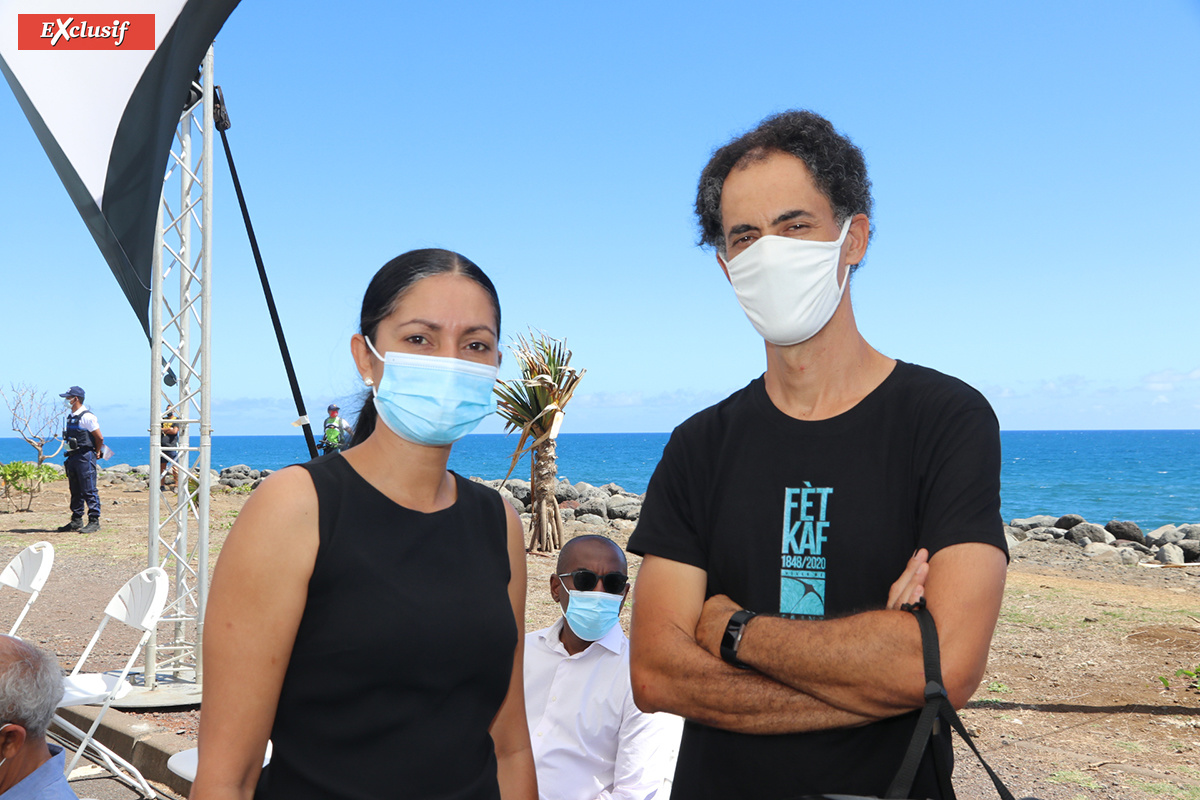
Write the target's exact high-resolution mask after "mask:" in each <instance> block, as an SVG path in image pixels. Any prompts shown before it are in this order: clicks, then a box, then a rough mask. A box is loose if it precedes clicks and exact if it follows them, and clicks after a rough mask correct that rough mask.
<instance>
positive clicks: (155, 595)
mask: <svg viewBox="0 0 1200 800" xmlns="http://www.w3.org/2000/svg"><path fill="white" fill-rule="evenodd" d="M168 585H169V581H168V579H167V573H166V572H164V571H163V570H161V569H160V568H158V567H151V568H150V569H147V570H143V571H142V572H139V573H138V574H137V575H134V576H133V577H132V578H130V579H129V582H128V583H126V584H125V585H124V586H122V587H121V589H120V591H118V592H117V593H116V594H115V595H113V599H112V600H110V601H109V603H108V607H106V608H105V609H104V616H103V617H101V618H100V627H99V628H97V629H96V633H95V634H94V635H93V636H92V640H91V641H90V642H88V646H87V649H85V650H84V651H83V655H81V656H80V657H79V661H78V662H77V663H76V664H75V668H74V669H72V670H71V674H70V675H68V676H67V677H65V678H64V679H63V685H64V689H65V692H64V694H63V699H62V702H60V703H59V704H58V707H59V708H66V707H67V706H82V705H96V704H101V705H102V707H101V709H100V713H99V714H97V715H96V719H95V721H94V722H93V723H92V727H91V729H90V730H88V731H87V733H84V732H83V730H82V729H80V728H77V727H75V726H74V725H72V724H71V723H70V722H67V721H66V720H65V719H63V718H62V715H60V714H55V715H54V722H55V724H56V725H58V726H59V727H60V728H62V729H63V730H65V731H68V732H69V733H70V734H71V735H72V736H74V737H76V738H77V739H79V747H78V749H77V750H76V751H75V757H74V758H72V759H71V763H70V765H68V767H67V774H70V773H71V771H72V770H74V769H75V765H76V764H78V763H79V758H80V757H81V756H82V755H83V752H84V750H86V749H91V750H92V751H93V752H94V753H95V754H96V755H97V756H98V757H99V758H100V760H101V761H103V762H104V764H105V766H107V767H108V770H109V772H111V773H112V775H113V777H115V778H117V779H119V780H121V781H124V782H125V783H128V784H129V785H130V786H133V787H134V788H135V789H141V790H142V793H143V794H144V795H145V796H146V797H156V796H157V795H156V794H155V792H154V789H152V788H151V787H150V784H149V783H147V782H146V779H145V778H144V777H142V773H141V772H139V771H138V770H137V768H136V767H134V766H133V765H132V764H130V763H129V762H128V761H126V760H125V759H123V758H121V757H120V756H118V755H117V754H116V753H114V752H113V751H112V750H110V749H109V748H107V747H105V746H104V745H103V744H101V743H100V742H98V741H96V740H95V739H94V738H93V737H94V736H95V733H96V730H97V729H98V728H99V727H100V721H101V720H103V719H104V714H105V713H106V712H107V711H108V707H109V706H110V705H112V702H113V700H116V699H118V698H120V697H124V696H125V695H127V694H128V693H129V692H130V691H131V690H132V689H133V686H132V685H131V684H130V683H129V681H127V680H125V678H126V676H127V675H128V674H129V670H130V668H131V667H133V662H134V661H136V660H137V657H138V655H139V654H140V653H141V652H142V648H143V647H145V645H146V640H147V639H149V638H150V634H151V633H153V632H154V628H155V626H156V625H158V620H159V618H160V617H162V614H163V608H164V607H165V606H166V604H167V588H168ZM110 619H114V620H116V621H117V622H123V623H125V624H126V625H128V626H129V627H131V628H135V629H137V630H140V631H141V632H142V637H141V639H140V640H138V643H137V645H136V646H135V647H134V648H133V652H132V653H130V655H129V660H128V661H126V662H125V668H124V669H122V670H121V671H120V673H119V674H114V673H113V672H82V668H83V664H84V662H85V661H87V657H88V655H90V654H91V652H92V648H93V647H95V645H96V641H97V640H98V639H99V638H100V634H101V633H102V632H103V631H104V627H105V626H106V625H107V624H108V621H109V620H110ZM118 764H119V765H120V767H121V768H120V769H119V768H118V766H117V765H118Z"/></svg>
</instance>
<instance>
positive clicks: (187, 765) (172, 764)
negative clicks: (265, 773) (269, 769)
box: [167, 739, 272, 781]
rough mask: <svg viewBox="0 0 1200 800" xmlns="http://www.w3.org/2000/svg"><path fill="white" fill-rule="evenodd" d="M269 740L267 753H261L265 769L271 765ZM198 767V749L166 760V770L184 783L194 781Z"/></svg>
mask: <svg viewBox="0 0 1200 800" xmlns="http://www.w3.org/2000/svg"><path fill="white" fill-rule="evenodd" d="M271 749H272V747H271V740H270V739H267V751H266V752H265V753H263V763H262V765H263V766H264V767H265V766H267V764H270V763H271ZM199 766H200V748H198V747H192V748H189V749H187V750H181V751H179V752H178V753H176V754H175V755H173V756H171V757H170V758H168V759H167V769H169V770H171V772H174V773H175V774H176V775H178V776H179V777H181V778H183V779H184V780H185V781H194V780H196V769H197V768H198V767H199Z"/></svg>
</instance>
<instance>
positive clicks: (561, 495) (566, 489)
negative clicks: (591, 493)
mask: <svg viewBox="0 0 1200 800" xmlns="http://www.w3.org/2000/svg"><path fill="white" fill-rule="evenodd" d="M554 497H555V499H556V500H558V502H560V503H561V502H563V501H564V500H578V499H579V491H578V490H577V489H576V488H575V487H574V486H572V485H571V484H569V483H567V482H566V481H565V480H560V481H559V482H558V483H557V484H556V485H555V487H554Z"/></svg>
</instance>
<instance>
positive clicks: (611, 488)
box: [600, 483, 625, 494]
mask: <svg viewBox="0 0 1200 800" xmlns="http://www.w3.org/2000/svg"><path fill="white" fill-rule="evenodd" d="M600 488H601V489H603V490H604V491H606V492H608V493H609V494H625V490H624V489H622V488H621V487H620V486H617V485H616V484H615V483H606V484H604V485H603V486H601V487H600Z"/></svg>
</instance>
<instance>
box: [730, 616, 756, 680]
mask: <svg viewBox="0 0 1200 800" xmlns="http://www.w3.org/2000/svg"><path fill="white" fill-rule="evenodd" d="M756 616H758V614H756V613H755V612H753V611H750V610H749V609H745V608H742V609H738V610H737V611H735V612H733V616H731V617H730V618H729V622H728V623H727V624H726V625H725V635H724V636H722V637H721V658H723V659H724V660H725V661H726V662H727V663H729V664H732V665H733V666H735V667H737V668H738V669H750V665H749V664H745V663H743V662H742V660H741V659H739V658H738V646H739V645H741V643H742V635H743V634H744V633H745V632H746V624H747V623H748V622H750V620H752V619H753V618H754V617H756Z"/></svg>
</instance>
